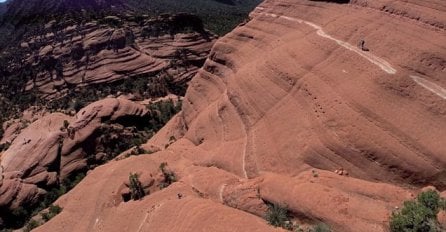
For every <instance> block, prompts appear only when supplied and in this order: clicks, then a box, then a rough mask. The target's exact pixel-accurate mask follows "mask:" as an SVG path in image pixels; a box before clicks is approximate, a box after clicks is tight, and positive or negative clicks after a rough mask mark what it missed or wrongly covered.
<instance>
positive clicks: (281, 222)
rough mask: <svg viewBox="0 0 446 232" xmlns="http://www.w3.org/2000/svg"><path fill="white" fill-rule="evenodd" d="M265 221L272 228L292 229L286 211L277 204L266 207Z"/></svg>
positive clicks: (285, 208)
mask: <svg viewBox="0 0 446 232" xmlns="http://www.w3.org/2000/svg"><path fill="white" fill-rule="evenodd" d="M265 219H266V220H267V221H268V223H269V224H270V225H272V226H274V227H282V228H284V229H288V230H290V229H292V224H291V222H290V220H291V218H290V216H289V215H288V209H287V207H285V206H281V205H278V204H270V205H268V211H267V212H266V215H265Z"/></svg>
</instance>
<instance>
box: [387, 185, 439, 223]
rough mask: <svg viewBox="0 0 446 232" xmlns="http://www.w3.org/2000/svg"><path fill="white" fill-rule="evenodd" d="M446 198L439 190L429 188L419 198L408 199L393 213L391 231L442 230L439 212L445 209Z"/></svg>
mask: <svg viewBox="0 0 446 232" xmlns="http://www.w3.org/2000/svg"><path fill="white" fill-rule="evenodd" d="M445 208H446V200H445V199H444V198H442V197H440V195H439V194H438V192H437V191H434V190H427V191H425V192H422V193H420V194H419V195H418V197H417V199H415V200H411V201H406V202H404V204H403V207H402V208H401V209H400V210H398V211H396V212H393V213H392V216H391V217H390V231H392V232H425V231H426V232H436V231H438V232H440V231H444V229H446V228H441V225H440V224H439V223H438V219H437V214H438V213H439V212H440V210H445Z"/></svg>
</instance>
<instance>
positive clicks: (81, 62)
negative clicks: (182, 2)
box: [15, 14, 215, 99]
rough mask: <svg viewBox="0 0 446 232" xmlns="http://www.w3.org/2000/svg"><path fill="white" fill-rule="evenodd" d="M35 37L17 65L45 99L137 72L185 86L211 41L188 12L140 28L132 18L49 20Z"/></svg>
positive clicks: (29, 87)
mask: <svg viewBox="0 0 446 232" xmlns="http://www.w3.org/2000/svg"><path fill="white" fill-rule="evenodd" d="M132 20H133V21H132ZM177 21H181V26H178V25H177V24H178V22H177ZM113 25H119V26H113ZM36 34H37V35H34V36H30V37H29V38H27V39H25V40H24V41H23V42H22V43H21V48H20V49H19V51H20V53H23V54H24V55H23V56H24V57H23V58H22V59H23V60H26V62H24V63H23V64H20V65H19V64H15V66H17V67H16V68H23V67H31V68H32V70H33V71H34V73H33V74H32V79H31V78H30V80H29V81H28V83H27V85H26V89H27V90H37V91H38V92H39V93H40V94H41V95H42V98H47V99H53V98H57V97H61V96H63V95H65V94H66V93H67V91H68V90H69V89H70V90H73V88H80V87H84V86H88V85H93V84H100V83H110V82H114V81H117V80H122V79H124V78H128V77H131V76H136V75H141V74H144V75H148V76H154V75H156V74H158V73H161V72H163V75H171V76H173V77H175V82H176V83H182V84H184V83H186V82H187V81H189V80H190V79H191V78H192V77H193V76H194V74H195V73H196V71H197V70H198V69H199V68H200V67H201V65H202V63H203V62H204V60H205V59H206V57H207V55H208V53H209V51H210V48H211V46H212V45H213V42H214V40H215V36H214V35H212V34H211V33H209V32H207V31H205V30H204V29H203V25H202V23H201V21H200V20H199V19H198V18H197V17H196V16H192V15H187V14H182V15H181V14H180V15H174V16H168V17H160V18H155V19H152V18H148V17H147V18H144V19H143V21H142V22H141V23H139V24H137V23H136V22H135V21H134V19H133V18H132V17H131V16H121V17H117V16H108V17H105V18H103V19H101V20H99V21H93V22H88V23H82V24H77V23H74V22H71V23H70V21H67V22H59V23H58V22H55V21H51V22H49V23H48V24H47V25H46V26H45V28H44V29H42V30H41V31H39V32H36ZM16 52H17V51H16ZM17 53H19V52H17Z"/></svg>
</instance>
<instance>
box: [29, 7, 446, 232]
mask: <svg viewBox="0 0 446 232" xmlns="http://www.w3.org/2000/svg"><path fill="white" fill-rule="evenodd" d="M445 11H446V8H445V5H444V3H443V1H441V0H433V1H429V2H423V3H420V2H419V1H415V0H410V1H390V0H389V1H387V0H380V1H366V0H358V1H352V2H351V3H349V4H345V3H342V1H308V0H293V1H291V0H288V1H287V0H267V1H265V2H264V3H263V4H261V5H260V6H259V7H257V8H256V10H255V11H254V12H253V13H252V14H251V20H250V21H249V22H247V23H246V24H245V25H243V26H241V27H238V28H237V29H235V30H234V31H233V32H231V33H230V34H228V35H227V36H225V37H223V38H221V39H219V40H218V41H217V43H216V44H215V46H214V48H213V50H212V52H211V54H210V57H209V59H208V60H207V61H206V63H205V65H204V67H203V68H202V69H200V71H199V72H198V73H197V75H196V76H195V77H194V79H193V80H192V81H191V83H190V86H189V89H188V91H187V94H186V97H185V100H184V103H183V104H184V105H183V111H182V112H181V113H180V114H179V115H177V116H176V117H175V118H174V119H173V120H171V121H170V123H169V124H168V125H167V126H166V127H164V128H163V129H162V130H161V131H160V132H159V133H158V134H157V135H156V136H155V137H154V138H152V139H151V140H150V141H149V142H148V143H147V144H146V147H158V148H159V149H162V150H163V151H160V152H157V153H155V154H151V155H145V156H144V155H143V156H138V157H130V158H128V159H125V160H121V161H116V162H110V163H108V164H106V165H103V166H101V167H99V168H97V169H95V170H93V171H92V172H91V173H89V175H87V177H86V179H85V180H83V181H82V182H81V183H80V184H79V185H78V186H76V187H75V188H74V189H73V190H72V191H71V192H69V193H68V194H66V195H64V196H63V197H61V198H60V199H59V200H58V201H57V202H56V203H57V204H59V205H61V206H62V207H63V211H62V213H61V214H59V215H58V216H56V217H55V218H54V219H52V220H51V221H49V222H48V223H46V224H44V225H43V226H41V227H39V228H38V229H37V231H60V230H66V229H67V228H73V229H72V230H73V231H74V230H76V231H100V230H101V231H123V230H126V231H146V230H152V229H154V228H156V230H157V231H196V230H197V229H199V230H203V231H228V228H231V229H232V228H233V229H234V231H269V230H271V231H273V230H275V229H274V228H273V227H271V226H268V225H267V222H266V221H264V220H263V219H262V218H261V217H262V216H263V215H264V214H265V209H266V204H265V202H272V203H278V204H285V205H287V206H288V208H289V210H290V212H291V214H292V215H293V221H295V222H296V223H298V224H303V225H305V224H315V223H317V222H319V221H322V222H324V223H327V224H329V225H330V226H331V227H332V228H333V229H334V230H335V231H386V228H387V226H388V218H389V215H390V214H391V212H392V210H393V209H394V208H395V207H396V206H398V205H400V204H401V203H402V202H403V201H404V200H407V199H410V198H412V197H413V196H414V195H415V194H416V193H417V192H418V191H419V190H420V189H421V188H422V187H424V186H426V185H433V186H435V187H436V188H437V189H438V190H440V191H445V190H446V179H445V177H444V176H445V170H446V157H445V156H444V154H446V150H445V148H446V147H445V146H444V141H446V133H445V131H446V89H445V87H446V79H445V78H444V77H445V72H446V48H445V47H444V41H445V39H446V31H445V28H444V25H445V23H446V14H444V12H445ZM172 137H173V138H174V140H175V142H173V143H172ZM162 162H167V163H168V165H169V167H170V168H171V169H172V170H173V171H174V172H175V173H176V175H177V178H178V179H179V181H178V182H177V183H174V184H173V185H171V186H169V187H167V188H165V189H162V190H158V189H156V190H153V191H151V192H150V194H149V195H148V196H146V197H144V198H143V199H142V200H140V201H129V202H125V201H124V200H123V198H122V196H121V193H122V189H124V187H125V182H126V181H127V180H128V177H129V173H139V174H140V175H141V176H146V177H149V176H150V178H152V179H156V176H158V175H159V168H158V167H159V165H160V163H162ZM335 170H336V172H335ZM339 170H342V171H341V172H340V171H339ZM150 178H148V179H149V180H145V181H143V182H144V183H152V185H153V183H156V181H155V182H154V181H151V180H152V179H150ZM79 221H82V222H83V223H81V225H79ZM74 228H75V229H74ZM276 230H278V229H276Z"/></svg>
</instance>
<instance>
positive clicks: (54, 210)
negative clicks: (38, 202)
mask: <svg viewBox="0 0 446 232" xmlns="http://www.w3.org/2000/svg"><path fill="white" fill-rule="evenodd" d="M60 212H62V208H61V207H60V206H58V205H53V204H51V205H50V207H48V212H45V213H42V219H43V220H44V221H45V222H47V221H49V220H51V218H53V217H55V216H56V215H58V214H59V213H60Z"/></svg>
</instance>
